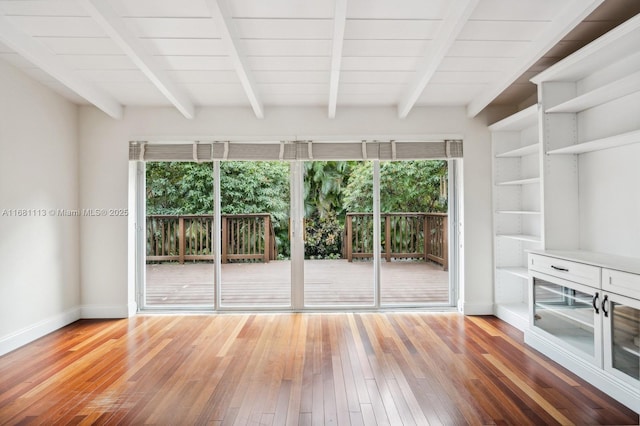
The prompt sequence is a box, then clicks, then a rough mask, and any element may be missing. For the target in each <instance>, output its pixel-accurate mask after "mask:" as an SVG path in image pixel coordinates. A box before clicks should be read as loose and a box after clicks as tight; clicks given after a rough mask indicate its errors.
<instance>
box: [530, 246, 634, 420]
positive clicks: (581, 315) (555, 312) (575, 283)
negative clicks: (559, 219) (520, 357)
mask: <svg viewBox="0 0 640 426" xmlns="http://www.w3.org/2000/svg"><path fill="white" fill-rule="evenodd" d="M529 275H530V287H529V290H530V296H529V300H530V306H529V314H530V324H531V327H530V328H529V330H527V332H526V333H525V342H526V343H527V344H529V345H531V346H532V347H534V348H535V349H537V350H539V351H541V352H542V353H544V354H545V355H547V356H549V357H551V358H552V359H554V360H556V361H558V362H560V363H561V364H562V365H564V366H565V367H567V368H568V369H569V370H572V371H574V372H575V373H577V374H579V375H580V376H582V377H583V378H584V379H586V380H587V381H589V382H591V383H592V384H594V385H596V386H598V387H599V388H601V389H602V390H604V391H605V392H607V393H608V394H610V395H611V396H612V397H614V398H616V399H618V400H619V401H621V402H622V403H624V404H625V405H627V406H628V407H630V408H631V409H633V410H636V411H640V299H639V298H634V297H632V295H630V294H628V293H629V292H627V291H626V290H627V288H631V287H633V288H632V289H631V290H632V291H631V292H632V293H633V295H635V294H637V293H634V291H636V292H637V291H640V287H635V286H636V285H640V261H636V260H635V259H633V258H623V257H618V256H611V255H601V254H597V253H593V252H581V251H539V252H535V253H530V254H529ZM609 278H611V280H609ZM612 283H614V284H613V285H612ZM612 290H616V291H617V290H621V291H622V294H618V293H617V292H613V291H612Z"/></svg>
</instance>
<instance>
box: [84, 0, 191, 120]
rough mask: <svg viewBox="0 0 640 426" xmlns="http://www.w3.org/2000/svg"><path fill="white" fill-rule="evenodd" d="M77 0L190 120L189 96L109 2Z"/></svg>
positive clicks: (102, 0)
mask: <svg viewBox="0 0 640 426" xmlns="http://www.w3.org/2000/svg"><path fill="white" fill-rule="evenodd" d="M77 1H78V3H80V4H81V5H82V7H84V9H85V10H86V11H87V12H88V13H89V15H91V17H92V18H93V19H94V20H95V21H96V22H97V23H98V25H100V27H102V29H103V30H104V31H105V32H106V33H107V35H108V36H109V37H111V39H112V40H113V41H114V42H115V43H116V44H117V45H118V46H119V47H120V49H122V51H123V52H124V53H125V54H126V55H127V56H128V57H129V58H130V59H131V60H132V61H133V63H134V64H135V65H136V66H137V67H138V68H139V69H140V71H142V73H143V74H144V75H145V76H146V77H147V78H148V79H149V80H150V81H151V83H153V85H154V86H156V88H157V89H158V90H160V92H161V93H162V94H163V95H164V96H165V97H166V98H167V99H168V100H169V101H170V102H171V103H172V104H173V106H175V107H176V108H177V109H178V111H180V112H181V113H182V115H184V116H185V117H186V118H188V119H193V118H194V117H195V107H194V105H193V103H192V102H191V100H190V99H189V96H188V95H187V94H186V93H185V92H184V91H183V90H181V89H180V88H179V87H177V86H176V85H175V84H174V83H173V81H172V80H171V78H170V77H169V75H168V74H167V73H166V72H165V70H164V69H162V67H160V66H159V65H158V63H157V62H156V61H155V59H154V58H153V56H151V55H150V54H149V53H147V49H146V47H145V46H143V44H142V43H141V42H140V40H139V39H138V38H137V37H135V36H134V35H133V34H131V32H130V31H129V29H128V28H127V26H126V25H125V23H124V20H123V19H122V18H121V17H120V16H118V15H117V14H116V13H115V12H114V11H113V9H111V7H110V6H109V4H108V2H106V1H104V0H77Z"/></svg>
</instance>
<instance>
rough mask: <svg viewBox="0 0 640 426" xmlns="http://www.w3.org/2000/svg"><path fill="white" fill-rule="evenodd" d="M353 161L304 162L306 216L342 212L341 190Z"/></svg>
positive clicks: (338, 214)
mask: <svg viewBox="0 0 640 426" xmlns="http://www.w3.org/2000/svg"><path fill="white" fill-rule="evenodd" d="M354 164H357V163H356V162H354V161H307V162H305V163H304V174H305V178H304V210H305V214H306V216H307V217H311V216H313V215H314V214H318V215H319V216H320V217H325V216H327V215H328V214H330V213H334V214H335V216H337V217H341V216H342V213H344V211H343V210H344V208H343V203H342V196H343V194H342V191H343V190H344V187H345V186H346V184H347V182H348V181H349V176H350V173H351V169H352V167H353V165H354Z"/></svg>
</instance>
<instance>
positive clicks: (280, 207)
mask: <svg viewBox="0 0 640 426" xmlns="http://www.w3.org/2000/svg"><path fill="white" fill-rule="evenodd" d="M220 196H221V277H220V299H219V306H220V307H221V308H282V307H289V306H291V262H290V260H289V259H290V258H289V255H290V239H289V199H290V196H289V164H288V163H284V162H269V161H223V162H221V163H220Z"/></svg>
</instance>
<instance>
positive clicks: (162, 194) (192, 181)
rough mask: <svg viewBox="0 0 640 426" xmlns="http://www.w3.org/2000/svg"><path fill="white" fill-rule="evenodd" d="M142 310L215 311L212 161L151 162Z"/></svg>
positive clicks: (146, 193) (147, 175)
mask: <svg viewBox="0 0 640 426" xmlns="http://www.w3.org/2000/svg"><path fill="white" fill-rule="evenodd" d="M144 183H145V185H143V186H142V187H143V188H144V204H145V210H146V217H145V218H144V223H145V227H144V240H145V241H144V247H145V254H146V258H145V260H146V261H145V271H144V272H145V274H144V277H145V278H144V280H145V282H144V286H143V288H142V289H141V290H142V291H141V293H142V294H141V299H142V300H141V301H139V303H140V302H141V306H142V307H144V308H151V309H153V308H155V309H176V308H180V309H185V308H192V309H193V308H195V309H202V308H205V309H211V308H213V306H214V299H215V285H214V282H215V276H214V265H213V260H214V257H213V246H214V244H213V238H214V221H213V218H214V211H213V166H212V164H211V163H194V162H147V163H146V167H145V179H144Z"/></svg>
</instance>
